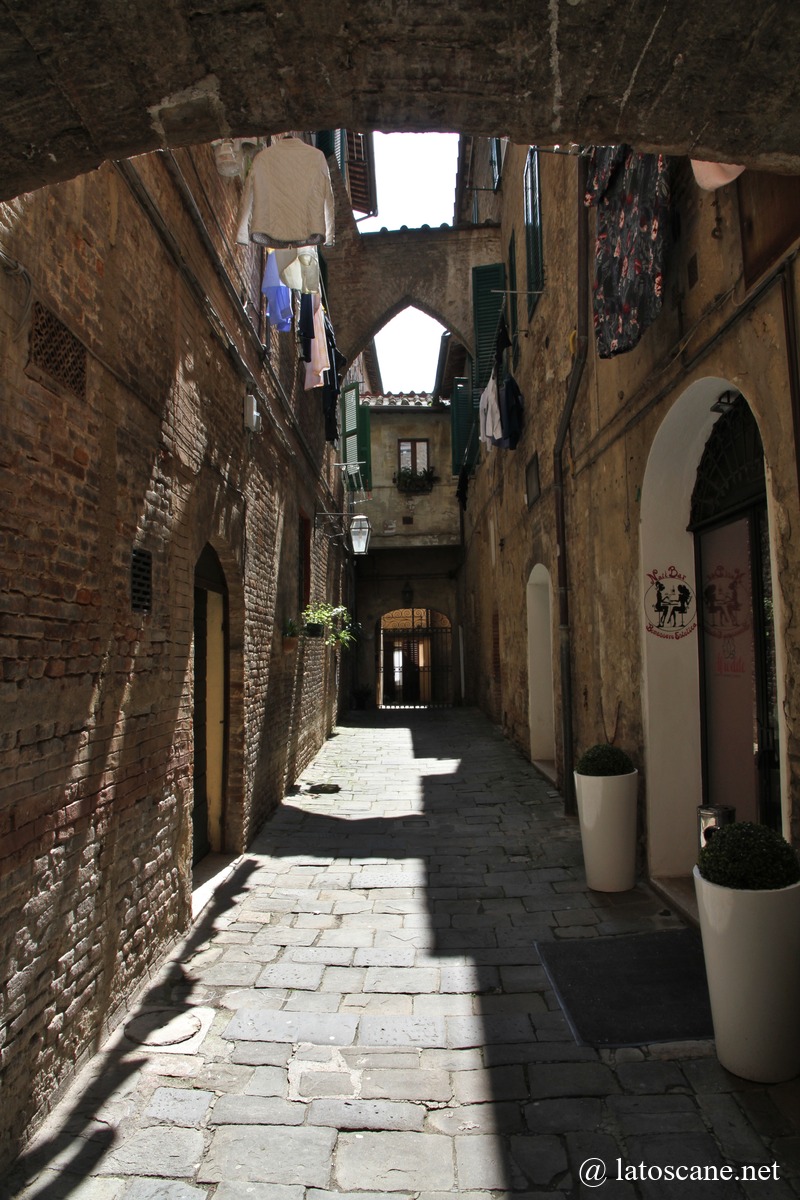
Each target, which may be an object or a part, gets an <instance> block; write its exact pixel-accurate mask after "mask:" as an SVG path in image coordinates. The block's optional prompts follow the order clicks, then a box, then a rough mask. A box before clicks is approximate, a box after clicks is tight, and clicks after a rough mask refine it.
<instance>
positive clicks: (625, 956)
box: [536, 929, 714, 1046]
mask: <svg viewBox="0 0 800 1200" xmlns="http://www.w3.org/2000/svg"><path fill="white" fill-rule="evenodd" d="M536 949H537V951H538V953H539V957H540V959H541V962H542V966H543V967H544V969H545V971H546V972H547V974H548V976H549V978H550V982H551V984H552V986H553V989H554V991H555V993H556V995H557V996H558V1001H559V1003H560V1005H561V1007H562V1009H563V1010H564V1015H565V1017H566V1018H567V1021H568V1022H569V1024H570V1028H571V1029H572V1033H573V1035H574V1037H575V1040H576V1042H577V1043H578V1044H579V1045H584V1046H639V1045H643V1044H644V1043H647V1042H682V1041H687V1040H692V1039H694V1038H711V1037H713V1036H714V1030H713V1026H712V1023H711V1008H710V1006H709V1001H708V987H707V984H706V971H705V964H704V962H703V947H702V943H701V941H700V935H699V934H697V933H695V932H694V931H693V930H691V929H680V930H670V931H665V932H663V933H637V934H633V935H631V936H625V937H600V938H593V939H583V938H580V939H576V940H575V941H573V942H538V943H537V945H536Z"/></svg>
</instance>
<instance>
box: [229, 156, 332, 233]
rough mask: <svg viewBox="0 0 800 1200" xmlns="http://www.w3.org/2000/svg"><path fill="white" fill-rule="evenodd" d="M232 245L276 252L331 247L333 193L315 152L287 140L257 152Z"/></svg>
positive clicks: (322, 159)
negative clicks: (250, 245)
mask: <svg viewBox="0 0 800 1200" xmlns="http://www.w3.org/2000/svg"><path fill="white" fill-rule="evenodd" d="M236 240H237V242H240V243H242V244H245V245H246V244H247V243H248V242H258V243H259V244H260V245H264V246H279V247H287V246H318V245H321V244H322V243H323V242H324V243H325V245H326V246H332V245H333V240H334V205H333V188H332V187H331V177H330V172H329V171H328V161H327V159H326V158H325V155H324V154H323V153H322V151H321V150H317V148H316V147H315V146H308V145H306V143H305V142H301V141H300V140H299V139H298V138H293V137H288V138H283V139H281V140H280V141H278V142H273V144H272V145H271V146H267V147H266V149H265V150H260V151H259V153H258V154H257V155H256V156H255V158H254V159H253V165H252V167H251V168H250V173H249V174H248V176H247V180H246V182H245V186H244V192H243V194H242V202H241V205H240V207H239V218H238V229H237V233H236Z"/></svg>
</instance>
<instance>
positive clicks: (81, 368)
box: [30, 300, 86, 400]
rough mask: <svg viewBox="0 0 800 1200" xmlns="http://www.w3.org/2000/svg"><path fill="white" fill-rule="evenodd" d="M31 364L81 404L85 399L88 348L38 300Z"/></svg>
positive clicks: (34, 318)
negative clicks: (75, 397) (76, 398)
mask: <svg viewBox="0 0 800 1200" xmlns="http://www.w3.org/2000/svg"><path fill="white" fill-rule="evenodd" d="M30 360H31V364H32V365H33V366H35V367H38V368H39V370H40V371H44V373H45V374H46V375H49V376H50V378H51V379H52V380H54V382H55V383H58V384H60V385H61V387H63V388H66V389H67V391H70V392H72V394H73V395H74V396H77V397H78V399H79V400H83V399H84V398H85V396H86V347H85V346H84V345H83V343H82V342H80V341H78V339H77V338H76V337H75V335H74V334H72V333H70V331H69V330H68V329H67V327H66V325H64V324H63V323H62V322H61V321H59V319H58V317H57V316H55V315H54V314H53V313H51V312H50V310H49V309H47V308H45V306H44V305H43V304H40V303H39V301H38V300H37V301H35V302H34V305H33V309H32V312H31V359H30Z"/></svg>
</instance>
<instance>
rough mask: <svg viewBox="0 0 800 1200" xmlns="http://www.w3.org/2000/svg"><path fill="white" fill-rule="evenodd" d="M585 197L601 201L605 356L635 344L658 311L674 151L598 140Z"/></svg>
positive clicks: (598, 284) (600, 316)
mask: <svg viewBox="0 0 800 1200" xmlns="http://www.w3.org/2000/svg"><path fill="white" fill-rule="evenodd" d="M584 203H585V204H586V205H587V206H595V207H596V208H597V242H596V245H595V280H594V292H593V309H594V329H595V336H596V339H597V352H598V355H599V356H600V358H612V357H613V356H614V355H615V354H624V353H625V352H626V351H627V350H632V349H633V348H634V346H636V345H637V344H638V342H639V339H640V338H641V336H642V334H643V333H644V331H645V330H646V329H647V328H648V326H649V325H651V324H652V322H653V321H654V320H655V318H656V317H657V316H658V314H659V312H660V311H661V304H662V297H663V290H664V269H663V263H664V254H665V248H666V240H667V230H668V226H669V204H670V188H669V159H668V158H667V157H666V155H663V154H639V153H638V152H637V151H636V150H634V149H633V148H632V147H631V146H625V145H622V146H595V147H594V148H593V149H592V151H591V154H590V158H589V173H588V184H587V188H586V194H585V196H584Z"/></svg>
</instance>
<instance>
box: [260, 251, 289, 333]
mask: <svg viewBox="0 0 800 1200" xmlns="http://www.w3.org/2000/svg"><path fill="white" fill-rule="evenodd" d="M261 291H262V292H263V293H264V295H265V296H266V298H267V316H268V317H269V319H270V323H271V324H272V327H273V329H277V330H278V332H279V333H288V332H289V331H290V330H291V328H292V293H291V292H290V290H289V288H288V287H286V285H285V284H284V283H281V280H280V276H279V274H278V264H277V262H276V261H275V253H274V252H273V253H272V254H270V255H268V257H267V265H266V267H265V268H264V280H263V282H262V284H261Z"/></svg>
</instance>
